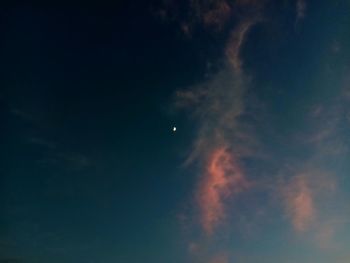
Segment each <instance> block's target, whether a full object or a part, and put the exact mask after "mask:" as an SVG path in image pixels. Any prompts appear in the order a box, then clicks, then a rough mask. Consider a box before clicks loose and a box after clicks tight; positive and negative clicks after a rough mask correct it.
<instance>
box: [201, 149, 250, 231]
mask: <svg viewBox="0 0 350 263" xmlns="http://www.w3.org/2000/svg"><path fill="white" fill-rule="evenodd" d="M248 187H249V183H248V181H247V179H246V178H245V176H244V174H243V172H242V171H241V169H240V167H239V165H238V163H237V160H235V158H234V156H233V155H232V154H230V153H229V152H228V150H227V149H226V148H224V147H221V148H218V149H215V150H214V151H213V153H212V155H211V156H210V157H209V160H208V164H207V168H206V171H205V175H204V176H203V179H202V181H201V182H200V186H199V189H198V192H197V200H198V203H199V207H200V211H201V224H202V227H203V229H204V230H205V232H206V233H207V234H212V233H213V231H214V229H215V227H216V226H217V225H218V224H220V222H221V221H222V220H223V219H224V218H225V199H227V198H229V197H232V196H233V195H235V194H238V193H240V192H242V191H244V190H246V189H247V188H248Z"/></svg>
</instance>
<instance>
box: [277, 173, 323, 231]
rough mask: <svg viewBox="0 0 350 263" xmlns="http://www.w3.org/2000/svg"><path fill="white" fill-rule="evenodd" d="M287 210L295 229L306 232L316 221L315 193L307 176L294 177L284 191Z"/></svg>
mask: <svg viewBox="0 0 350 263" xmlns="http://www.w3.org/2000/svg"><path fill="white" fill-rule="evenodd" d="M283 194H284V196H285V201H286V210H287V214H288V216H289V218H290V219H291V221H292V223H293V226H294V228H295V229H296V230H297V231H298V232H304V231H305V230H306V229H307V228H308V227H309V226H310V224H311V223H312V222H313V220H314V219H315V216H316V215H315V214H316V209H315V204H314V193H313V189H312V188H311V186H310V182H309V178H308V177H307V176H306V175H303V174H302V175H297V176H296V177H293V178H292V180H291V181H290V182H289V183H288V185H287V187H286V188H285V189H284V193H283Z"/></svg>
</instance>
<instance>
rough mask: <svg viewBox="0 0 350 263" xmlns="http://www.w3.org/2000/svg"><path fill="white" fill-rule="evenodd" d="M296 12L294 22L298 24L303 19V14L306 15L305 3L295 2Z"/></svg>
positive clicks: (302, 1)
mask: <svg viewBox="0 0 350 263" xmlns="http://www.w3.org/2000/svg"><path fill="white" fill-rule="evenodd" d="M296 12H297V18H296V22H297V23H298V22H299V21H300V20H301V19H303V18H304V17H305V13H306V2H305V0H297V2H296Z"/></svg>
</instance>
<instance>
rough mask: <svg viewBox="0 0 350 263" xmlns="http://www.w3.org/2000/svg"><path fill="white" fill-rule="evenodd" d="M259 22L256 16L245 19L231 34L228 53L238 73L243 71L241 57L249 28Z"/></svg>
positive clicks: (227, 48)
mask: <svg viewBox="0 0 350 263" xmlns="http://www.w3.org/2000/svg"><path fill="white" fill-rule="evenodd" d="M257 22H258V19H255V18H254V19H247V20H244V21H242V22H240V23H239V24H238V26H237V27H236V28H235V29H234V30H232V32H231V34H230V38H229V40H228V44H227V47H226V55H227V58H228V60H229V61H230V63H231V65H232V67H233V69H234V71H235V72H236V73H241V71H242V61H241V59H240V52H241V49H242V45H243V43H244V41H245V39H246V37H247V34H248V32H249V30H250V29H251V28H252V26H254V25H255V24H256V23H257Z"/></svg>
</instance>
